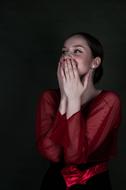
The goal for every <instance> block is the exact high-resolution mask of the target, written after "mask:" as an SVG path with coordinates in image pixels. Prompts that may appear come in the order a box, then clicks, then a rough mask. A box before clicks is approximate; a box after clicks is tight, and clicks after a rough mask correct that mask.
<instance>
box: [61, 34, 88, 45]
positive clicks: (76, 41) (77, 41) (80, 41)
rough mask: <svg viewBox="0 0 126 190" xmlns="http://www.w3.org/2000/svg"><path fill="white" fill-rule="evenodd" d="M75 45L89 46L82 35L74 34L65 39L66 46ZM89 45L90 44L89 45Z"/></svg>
mask: <svg viewBox="0 0 126 190" xmlns="http://www.w3.org/2000/svg"><path fill="white" fill-rule="evenodd" d="M74 45H82V46H85V47H87V46H88V43H87V41H86V40H85V39H84V38H83V37H82V36H80V35H75V36H72V37H70V38H68V39H66V40H65V42H64V47H69V46H74ZM88 47H89V46H88Z"/></svg>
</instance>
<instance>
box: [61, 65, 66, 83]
mask: <svg viewBox="0 0 126 190" xmlns="http://www.w3.org/2000/svg"><path fill="white" fill-rule="evenodd" d="M60 71H61V76H62V79H63V81H65V80H66V76H65V73H64V70H63V68H62V67H61V68H60Z"/></svg>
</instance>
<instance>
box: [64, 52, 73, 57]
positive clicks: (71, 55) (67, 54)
mask: <svg viewBox="0 0 126 190" xmlns="http://www.w3.org/2000/svg"><path fill="white" fill-rule="evenodd" d="M63 57H64V58H72V57H73V54H72V52H66V53H65V55H64V56H63Z"/></svg>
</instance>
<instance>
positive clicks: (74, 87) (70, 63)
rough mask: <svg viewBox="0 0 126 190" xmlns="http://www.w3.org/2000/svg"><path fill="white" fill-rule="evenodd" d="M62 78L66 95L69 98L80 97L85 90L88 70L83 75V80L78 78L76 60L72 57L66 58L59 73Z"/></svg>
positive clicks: (88, 75) (88, 74)
mask: <svg viewBox="0 0 126 190" xmlns="http://www.w3.org/2000/svg"><path fill="white" fill-rule="evenodd" d="M61 74H62V78H63V87H64V92H65V94H66V96H67V97H68V98H70V99H78V98H81V95H82V94H83V93H84V92H85V91H86V89H87V86H88V82H89V77H90V70H89V72H88V73H87V74H86V75H85V76H84V80H83V82H82V81H81V80H80V76H79V72H78V68H77V64H76V61H75V60H74V59H70V58H69V59H68V58H67V59H66V61H65V63H64V72H62V73H61Z"/></svg>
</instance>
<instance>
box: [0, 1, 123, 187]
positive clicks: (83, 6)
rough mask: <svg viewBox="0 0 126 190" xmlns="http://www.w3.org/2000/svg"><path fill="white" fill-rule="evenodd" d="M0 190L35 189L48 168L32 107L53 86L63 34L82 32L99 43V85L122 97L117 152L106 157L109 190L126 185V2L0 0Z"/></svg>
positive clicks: (55, 85) (33, 107) (55, 79)
mask: <svg viewBox="0 0 126 190" xmlns="http://www.w3.org/2000/svg"><path fill="white" fill-rule="evenodd" d="M0 9H1V10H0V87H1V92H0V115H1V120H0V121H1V122H0V175H1V176H0V189H1V190H22V189H23V190H28V189H30V190H39V187H40V184H41V180H42V178H43V175H44V173H45V171H46V169H47V167H48V161H47V160H44V159H43V158H42V157H41V156H40V155H39V154H38V152H37V150H36V147H35V108H36V103H37V99H38V96H39V94H40V92H41V91H43V90H44V89H47V88H55V87H57V85H58V83H57V77H56V69H57V61H58V55H59V49H60V47H61V44H62V40H63V39H64V37H65V36H66V35H67V34H70V33H73V32H78V31H85V32H89V33H91V34H93V35H94V36H96V37H97V38H99V40H100V41H101V42H102V43H103V46H104V50H105V60H104V63H103V64H104V76H103V78H102V80H101V82H100V83H99V84H98V87H99V88H102V89H103V88H104V89H111V90H115V91H117V92H118V93H119V94H120V97H121V100H122V111H123V119H122V123H121V127H120V132H119V143H118V144H119V154H118V157H117V158H115V159H114V160H112V161H110V174H111V180H112V184H113V190H118V189H126V182H125V179H126V146H125V134H126V129H125V128H124V127H125V125H126V121H125V113H126V111H125V107H126V100H125V95H126V92H125V86H126V84H125V79H126V78H125V73H126V72H125V70H126V62H125V59H126V53H125V51H126V11H125V10H126V2H125V1H114V0H113V1H112V0H104V1H103V0H99V1H98V0H97V1H93V0H92V1H91V0H85V1H84V0H82V1H80V0H77V1H71V0H69V1H68V0H67V1H65V0H64V1H60V0H59V1H58V0H57V1H56V0H54V1H53V0H52V1H51V0H50V1H49V0H46V1H43V0H36V1H34V2H32V1H30V0H25V1H21V0H18V1H12V0H10V1H3V2H2V1H1V5H0Z"/></svg>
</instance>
